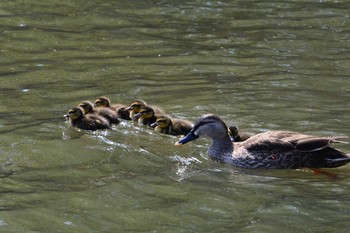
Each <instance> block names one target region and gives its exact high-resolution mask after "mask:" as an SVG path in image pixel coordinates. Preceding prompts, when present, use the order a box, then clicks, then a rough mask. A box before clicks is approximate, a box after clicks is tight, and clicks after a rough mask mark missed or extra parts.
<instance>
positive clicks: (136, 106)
mask: <svg viewBox="0 0 350 233" xmlns="http://www.w3.org/2000/svg"><path fill="white" fill-rule="evenodd" d="M145 106H146V102H144V101H142V100H136V101H134V102H132V103H131V104H130V106H129V107H128V108H126V110H130V111H132V112H133V113H139V112H140V111H141V109H142V108H144V107H145Z"/></svg>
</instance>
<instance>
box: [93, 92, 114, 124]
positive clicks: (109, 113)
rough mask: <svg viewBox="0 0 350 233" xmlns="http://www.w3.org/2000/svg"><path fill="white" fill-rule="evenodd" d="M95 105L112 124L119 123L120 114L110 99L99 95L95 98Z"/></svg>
mask: <svg viewBox="0 0 350 233" xmlns="http://www.w3.org/2000/svg"><path fill="white" fill-rule="evenodd" d="M94 106H95V108H96V110H95V111H97V112H98V113H99V114H100V115H101V116H104V117H105V118H107V119H108V120H109V121H110V122H111V123H112V124H119V123H120V120H119V114H118V112H117V110H116V109H115V108H113V107H111V106H110V100H109V99H108V98H107V97H104V96H102V97H99V98H97V99H96V100H95V103H94Z"/></svg>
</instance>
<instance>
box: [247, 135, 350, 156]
mask: <svg viewBox="0 0 350 233" xmlns="http://www.w3.org/2000/svg"><path fill="white" fill-rule="evenodd" d="M344 138H347V137H316V136H311V135H307V134H300V133H296V132H290V131H268V132H265V133H261V134H257V135H255V136H253V137H251V138H249V139H248V140H247V141H246V145H245V147H246V148H247V149H250V150H261V149H264V148H265V149H266V148H272V149H281V148H284V149H288V148H289V149H296V150H299V151H301V152H312V151H319V150H322V149H324V148H326V147H329V146H330V144H331V143H347V142H345V141H341V140H340V139H344Z"/></svg>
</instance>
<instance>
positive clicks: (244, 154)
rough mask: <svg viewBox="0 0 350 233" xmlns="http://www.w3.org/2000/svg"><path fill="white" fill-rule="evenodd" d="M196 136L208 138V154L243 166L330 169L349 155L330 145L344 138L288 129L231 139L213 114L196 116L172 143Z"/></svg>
mask: <svg viewBox="0 0 350 233" xmlns="http://www.w3.org/2000/svg"><path fill="white" fill-rule="evenodd" d="M199 137H207V138H210V139H211V144H210V146H209V150H208V154H209V157H210V158H212V159H214V160H216V161H219V162H223V163H228V164H232V165H235V166H238V167H243V168H270V169H271V168H276V169H288V168H302V167H307V168H332V167H339V166H342V165H345V164H347V163H348V162H350V154H346V153H344V152H341V151H339V150H336V149H334V148H332V147H330V144H331V143H341V142H342V141H339V140H338V139H340V138H344V137H316V136H311V135H306V134H301V133H296V132H290V131H267V132H265V133H260V134H256V135H254V136H252V137H250V138H249V139H247V140H246V141H244V142H234V143H232V142H231V139H230V136H229V134H228V128H227V126H226V124H225V123H224V122H223V121H222V120H221V119H220V118H219V117H218V116H216V115H213V114H208V115H204V116H202V117H200V118H199V119H198V120H197V121H196V123H195V125H194V127H193V129H192V131H191V132H190V133H189V134H187V135H186V136H185V137H183V138H182V139H180V140H179V141H178V142H176V143H175V145H182V144H185V143H187V142H189V141H192V140H194V139H197V138H199Z"/></svg>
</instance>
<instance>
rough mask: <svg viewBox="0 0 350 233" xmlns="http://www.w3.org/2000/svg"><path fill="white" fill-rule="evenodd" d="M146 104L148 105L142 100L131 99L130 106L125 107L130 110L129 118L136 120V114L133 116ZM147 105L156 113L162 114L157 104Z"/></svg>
mask: <svg viewBox="0 0 350 233" xmlns="http://www.w3.org/2000/svg"><path fill="white" fill-rule="evenodd" d="M146 106H148V105H147V103H146V102H145V101H143V100H135V101H133V102H132V103H131V104H130V106H129V107H128V108H126V110H128V111H130V114H129V117H130V118H131V120H133V121H138V116H137V117H135V115H136V114H138V113H139V112H141V110H142V109H143V108H144V107H146ZM149 107H151V108H152V109H153V111H154V113H155V114H156V115H161V114H164V111H163V110H162V109H160V108H159V107H157V106H154V105H151V106H149Z"/></svg>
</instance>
